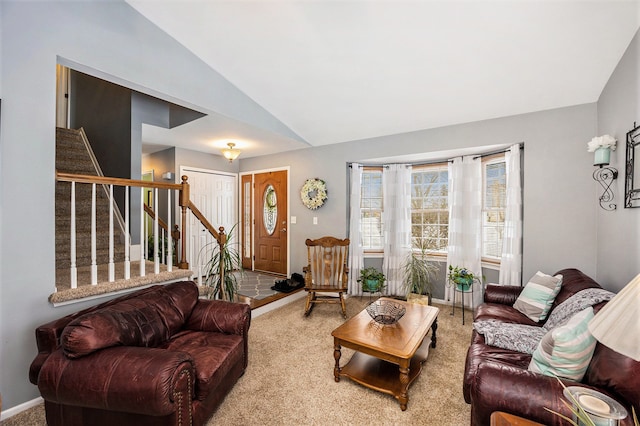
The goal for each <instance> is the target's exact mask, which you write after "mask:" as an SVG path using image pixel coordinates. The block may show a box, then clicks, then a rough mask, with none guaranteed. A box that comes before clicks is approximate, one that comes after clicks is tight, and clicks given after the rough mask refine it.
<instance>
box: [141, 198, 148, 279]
mask: <svg viewBox="0 0 640 426" xmlns="http://www.w3.org/2000/svg"><path fill="white" fill-rule="evenodd" d="M144 217H145V216H144V188H140V276H141V277H144V276H145V271H144V259H145V254H144V250H145V248H146V247H147V241H146V238H145V228H146V227H145V226H144Z"/></svg>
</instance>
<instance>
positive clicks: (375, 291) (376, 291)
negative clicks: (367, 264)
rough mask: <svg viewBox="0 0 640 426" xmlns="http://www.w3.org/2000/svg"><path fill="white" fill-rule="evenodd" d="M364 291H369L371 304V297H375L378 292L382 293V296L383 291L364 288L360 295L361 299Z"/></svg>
mask: <svg viewBox="0 0 640 426" xmlns="http://www.w3.org/2000/svg"><path fill="white" fill-rule="evenodd" d="M364 293H369V304H371V303H372V302H371V298H372V297H373V295H374V294H376V293H380V296H382V292H381V291H380V290H364V289H363V290H362V294H361V295H360V300H362V296H363V295H364Z"/></svg>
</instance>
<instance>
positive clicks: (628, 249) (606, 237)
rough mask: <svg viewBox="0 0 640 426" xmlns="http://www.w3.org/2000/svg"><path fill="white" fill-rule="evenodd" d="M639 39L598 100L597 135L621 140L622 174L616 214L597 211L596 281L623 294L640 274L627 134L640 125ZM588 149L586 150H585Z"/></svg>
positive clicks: (639, 231) (615, 163)
mask: <svg viewBox="0 0 640 426" xmlns="http://www.w3.org/2000/svg"><path fill="white" fill-rule="evenodd" d="M639 37H640V36H639V35H638V33H636V36H635V37H634V38H633V40H632V41H631V43H630V45H629V47H628V48H627V51H626V52H625V54H624V56H623V57H622V59H621V60H620V62H619V64H618V66H617V67H616V69H615V71H614V72H613V74H612V75H611V77H610V78H609V82H608V83H607V84H606V86H605V88H604V90H603V91H602V94H601V95H600V99H599V100H598V131H597V135H594V136H599V135H603V134H610V135H612V136H613V137H615V138H616V139H617V140H618V147H617V149H616V150H615V151H614V152H613V153H612V155H611V166H612V167H615V168H616V169H618V171H619V176H618V179H617V180H616V182H615V185H614V186H613V187H614V192H615V202H616V204H617V205H618V208H617V209H616V210H615V211H605V210H602V209H600V208H598V209H596V211H597V227H598V236H597V260H598V261H597V273H596V276H597V279H598V281H599V282H601V283H603V284H605V285H609V286H610V288H611V289H612V290H614V291H617V290H620V289H621V288H622V287H624V285H625V284H627V283H628V282H629V281H631V279H632V278H633V277H635V276H636V275H637V274H638V273H639V272H640V208H635V209H625V208H624V207H623V206H624V180H625V174H624V171H625V146H626V134H627V132H628V131H629V130H631V129H633V127H634V123H637V124H640V115H639V114H638V112H639V111H638V105H639V104H640V99H639V98H640V90H639V89H640V87H639V86H638V83H639V80H638V78H639V76H640V74H639V71H640V55H639V52H638V50H639V49H640V40H639ZM585 149H586V148H585Z"/></svg>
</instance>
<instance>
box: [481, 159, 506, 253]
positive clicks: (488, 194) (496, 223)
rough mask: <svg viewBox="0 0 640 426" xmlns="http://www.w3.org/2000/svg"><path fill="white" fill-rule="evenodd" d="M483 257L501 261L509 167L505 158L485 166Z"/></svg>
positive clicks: (487, 163) (488, 162)
mask: <svg viewBox="0 0 640 426" xmlns="http://www.w3.org/2000/svg"><path fill="white" fill-rule="evenodd" d="M483 172H484V173H483V175H484V188H483V198H484V199H483V202H482V256H483V257H487V258H490V259H493V260H499V259H500V257H501V256H502V237H503V235H504V215H505V201H506V188H507V167H506V163H505V161H504V157H503V156H501V158H499V159H497V160H489V161H487V162H485V163H484V164H483Z"/></svg>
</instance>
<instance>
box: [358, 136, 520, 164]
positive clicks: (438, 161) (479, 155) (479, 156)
mask: <svg viewBox="0 0 640 426" xmlns="http://www.w3.org/2000/svg"><path fill="white" fill-rule="evenodd" d="M518 145H520V150H523V149H524V142H520V143H518ZM509 149H510V148H504V149H499V150H496V151H491V152H485V153H484V154H478V155H476V156H475V157H473V159H474V160H475V159H476V158H484V157H488V156H490V155H496V154H502V153H503V152H507V151H509ZM458 157H462V155H458V156H456V157H454V158H458ZM465 157H466V156H465ZM452 162H453V158H448V159H440V160H432V161H422V162H419V163H410V165H411V166H427V165H429V164H438V163H452ZM353 163H354V162H349V163H347V164H348V166H349V168H351V166H352V165H353ZM393 164H406V163H385V164H360V166H359V167H361V168H362V167H384V168H388V167H389V166H390V165H393Z"/></svg>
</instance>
